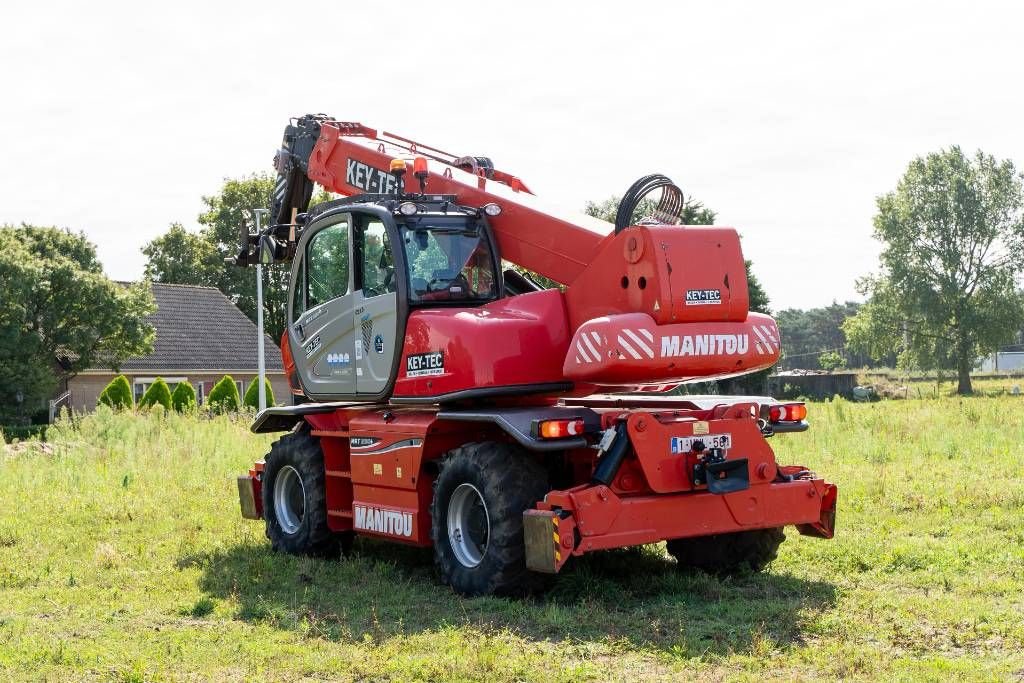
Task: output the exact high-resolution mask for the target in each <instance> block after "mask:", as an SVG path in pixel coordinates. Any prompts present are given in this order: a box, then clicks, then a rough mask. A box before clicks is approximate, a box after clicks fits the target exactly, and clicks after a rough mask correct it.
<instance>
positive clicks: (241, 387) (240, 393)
mask: <svg viewBox="0 0 1024 683" xmlns="http://www.w3.org/2000/svg"><path fill="white" fill-rule="evenodd" d="M235 384H237V385H238V396H239V398H241V397H242V396H245V382H243V381H242V380H236V381H235Z"/></svg>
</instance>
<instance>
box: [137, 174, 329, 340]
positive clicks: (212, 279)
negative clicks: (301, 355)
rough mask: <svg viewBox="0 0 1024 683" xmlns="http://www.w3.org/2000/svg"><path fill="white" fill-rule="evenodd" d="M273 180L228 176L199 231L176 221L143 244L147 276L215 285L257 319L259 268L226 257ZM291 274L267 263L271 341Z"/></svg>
mask: <svg viewBox="0 0 1024 683" xmlns="http://www.w3.org/2000/svg"><path fill="white" fill-rule="evenodd" d="M274 182H275V178H274V177H273V176H270V175H268V174H265V173H261V174H254V175H252V176H249V177H247V178H236V179H227V180H225V181H224V185H223V186H222V187H221V189H220V192H218V193H217V194H214V195H210V196H207V197H203V203H204V204H205V205H206V210H205V211H204V212H203V213H201V214H200V215H199V218H198V222H199V224H200V226H202V227H201V229H200V230H199V232H190V231H188V230H186V229H185V228H183V227H182V226H181V225H180V224H177V223H174V224H172V225H171V227H170V228H169V229H168V231H167V232H166V233H164V234H163V235H161V236H160V237H157V238H156V239H154V240H153V241H151V242H149V243H148V244H147V245H146V246H145V247H143V249H142V253H143V254H145V255H146V257H147V259H148V261H147V263H146V277H148V278H149V279H151V280H154V281H156V282H167V283H172V284H183V285H204V286H208V287H216V288H217V289H219V290H220V291H221V292H223V293H224V295H225V296H227V297H228V298H229V299H231V301H232V302H234V303H235V305H237V306H238V307H239V308H240V309H241V310H242V312H243V313H245V314H246V315H247V316H248V317H249V319H250V320H252V321H253V322H256V272H255V270H254V269H252V268H239V267H237V266H234V265H230V264H227V263H225V261H224V259H234V257H235V256H236V255H237V254H238V249H239V244H238V235H239V229H240V226H241V225H242V222H243V221H245V222H246V223H247V224H248V226H249V229H250V231H251V230H254V229H255V222H254V218H253V214H252V210H253V209H257V208H266V207H268V206H269V205H270V193H271V192H272V191H273V189H274ZM330 198H331V197H330V195H329V194H327V193H326V192H318V193H317V194H316V195H315V196H314V197H313V200H312V201H311V202H310V205H311V206H312V205H315V204H319V203H320V202H323V201H327V200H329V199H330ZM264 227H265V224H264ZM290 277H291V271H290V269H289V267H288V265H286V264H275V265H270V266H264V267H263V325H264V328H265V330H266V332H267V333H268V334H269V335H270V336H271V338H273V339H280V337H281V334H282V333H283V332H284V329H285V325H286V322H287V321H286V320H285V317H286V316H287V311H288V309H287V302H288V283H289V279H290Z"/></svg>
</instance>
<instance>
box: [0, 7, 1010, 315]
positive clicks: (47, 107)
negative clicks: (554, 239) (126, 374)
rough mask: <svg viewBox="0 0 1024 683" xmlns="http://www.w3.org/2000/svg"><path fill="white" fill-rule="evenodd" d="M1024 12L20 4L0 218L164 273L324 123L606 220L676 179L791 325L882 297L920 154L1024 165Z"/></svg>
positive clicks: (3, 55) (131, 270) (126, 275)
mask: <svg viewBox="0 0 1024 683" xmlns="http://www.w3.org/2000/svg"><path fill="white" fill-rule="evenodd" d="M1021 26H1024V6H1021V5H1019V4H1017V3H1009V2H1006V3H985V2H971V3H959V4H952V3H941V2H920V3H911V2H907V3H894V2H857V3H848V4H840V3H823V2H774V3H739V2H694V3H691V2H671V3H668V2H666V3H645V2H640V1H633V2H614V3H611V2H609V3H605V2H587V3H555V2H543V3H533V2H528V1H526V0H522V1H520V2H516V3H489V2H479V1H477V2H450V3H449V2H445V3H441V2H415V3H405V2H401V1H397V0H396V1H392V2H386V3H379V2H369V3H359V4H355V3H347V2H338V1H335V2H324V3H320V2H301V3H285V2H273V3H270V2H266V3H264V2H258V1H251V2H245V3H227V2H224V3H221V2H214V1H211V0H207V1H206V2H200V3H192V2H175V3H160V4H149V3H141V4H140V3H131V4H129V3H123V4H120V3H110V2H99V1H97V2H90V3H82V2H67V3H63V2H46V3H43V2H35V3H20V2H19V3H14V2H7V3H3V6H2V7H0V28H2V29H3V30H2V35H3V39H2V40H0V93H2V96H0V153H2V155H3V162H2V163H0V223H15V224H17V223H21V222H27V223H32V224H36V225H57V226H61V227H67V228H71V229H73V230H81V231H84V232H85V234H86V235H87V236H88V238H89V239H90V240H91V241H92V242H93V243H95V244H96V246H97V249H98V253H99V255H100V258H101V260H102V262H103V264H104V267H105V269H106V272H107V274H108V275H110V276H111V277H113V278H116V279H122V280H125V279H136V278H139V277H140V276H141V275H142V272H143V266H144V264H145V258H144V257H143V255H142V254H141V252H140V249H141V248H142V246H143V245H144V244H145V243H146V242H147V241H149V240H151V239H153V238H154V237H156V236H158V235H160V234H161V233H162V232H164V231H165V230H166V229H167V227H168V225H169V224H171V223H172V222H180V223H182V224H184V225H185V226H186V227H188V228H190V229H197V223H196V217H197V216H198V214H199V213H200V212H201V211H202V208H203V204H202V199H201V198H202V197H203V196H204V195H210V194H214V193H216V192H217V191H218V189H219V188H220V186H221V184H222V182H223V180H224V179H225V178H235V177H241V176H245V175H248V174H251V173H254V172H260V171H270V170H271V166H270V164H271V159H272V156H273V153H274V151H275V149H276V148H277V145H278V143H279V141H280V136H281V132H282V131H283V128H284V126H285V124H286V123H287V121H288V119H289V117H292V116H299V115H302V114H305V113H313V112H324V113H327V114H330V115H331V116H333V117H335V118H338V119H341V120H348V121H359V122H361V123H364V124H366V125H369V126H371V127H376V128H379V129H385V130H389V131H392V132H395V133H399V134H402V135H405V136H407V137H411V138H413V139H416V140H420V141H423V142H424V143H427V144H431V145H434V146H437V147H440V148H442V149H446V150H449V151H452V152H455V153H457V154H472V155H486V156H489V157H491V158H492V159H494V160H495V163H496V165H497V167H498V168H500V169H502V170H506V171H508V172H510V173H513V174H515V175H517V176H519V177H520V178H522V179H523V180H524V181H525V182H526V183H527V184H528V185H529V186H530V188H531V189H532V190H533V191H534V192H535V193H537V194H538V195H539V196H542V197H543V198H544V199H545V201H546V202H547V203H550V204H554V205H557V206H560V207H563V208H566V209H572V210H582V208H583V206H584V204H585V203H586V201H587V200H601V199H604V198H606V197H608V196H610V195H613V194H622V192H624V191H625V190H626V188H628V187H629V185H630V184H631V183H632V182H633V181H634V180H635V179H636V178H638V177H640V176H642V175H645V174H647V173H652V172H660V173H664V174H666V175H668V176H669V177H671V178H672V179H673V180H674V181H675V182H676V184H677V185H679V186H680V187H681V188H682V189H683V191H684V192H685V193H686V194H687V195H688V196H692V197H694V198H696V199H698V200H700V201H702V202H703V203H704V204H705V205H707V206H709V207H711V208H713V209H714V210H715V211H717V212H718V224H719V225H730V226H733V227H735V228H737V229H738V230H739V231H740V233H741V234H742V237H743V249H744V254H745V256H746V257H747V258H749V259H752V260H753V262H754V272H755V273H756V274H757V276H758V277H759V278H760V280H761V281H762V284H763V285H764V287H765V289H766V290H767V292H768V295H769V297H770V298H771V300H772V306H773V308H774V309H776V310H779V309H782V308H790V307H796V308H807V307H812V306H822V305H828V304H829V303H831V302H832V301H834V300H835V301H843V300H847V299H859V298H860V297H859V295H858V294H857V292H856V286H855V283H856V280H857V278H858V277H861V276H863V275H865V274H867V273H869V272H872V271H874V270H875V269H877V267H878V252H879V245H878V243H877V242H875V241H874V239H873V238H872V228H871V221H872V217H873V215H874V212H875V199H876V197H877V196H879V195H881V194H883V193H885V192H888V191H890V190H892V189H893V188H894V187H895V185H896V183H897V182H898V180H899V178H900V176H901V174H902V173H903V172H904V170H905V169H906V166H907V164H908V163H909V162H910V161H911V160H912V159H913V158H914V157H915V156H918V155H924V154H927V153H928V152H932V151H937V150H939V149H941V148H943V147H948V146H950V145H953V144H957V145H960V146H961V147H963V148H964V149H965V150H968V151H973V150H975V149H979V148H980V149H983V150H984V151H985V152H986V153H989V154H993V155H995V156H996V157H999V158H1009V159H1012V160H1014V162H1015V163H1016V164H1017V165H1018V166H1019V167H1024V116H1022V111H1024V89H1022V88H1021V83H1024V59H1022V54H1021V52H1022V51H1021V45H1022V43H1021V37H1020V36H1021Z"/></svg>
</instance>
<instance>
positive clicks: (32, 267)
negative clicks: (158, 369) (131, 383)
mask: <svg viewBox="0 0 1024 683" xmlns="http://www.w3.org/2000/svg"><path fill="white" fill-rule="evenodd" d="M0 241H2V243H3V244H4V249H3V250H2V253H0V275H2V278H0V281H2V282H3V286H2V287H0V323H2V324H0V380H2V381H0V414H10V413H12V412H13V410H12V406H13V405H14V404H15V400H12V395H17V394H20V395H22V397H23V404H24V405H30V406H33V407H35V406H38V405H39V404H40V403H41V402H42V401H43V400H44V399H45V398H47V397H48V396H50V395H52V392H53V391H54V390H55V388H56V386H57V384H58V382H59V381H61V380H63V379H68V378H70V377H73V376H74V375H75V374H77V373H78V372H79V371H81V370H83V369H85V368H89V367H111V368H114V369H116V368H117V367H118V366H119V365H120V363H121V362H122V361H124V360H125V359H127V358H130V357H132V356H139V355H143V354H146V353H149V352H150V351H151V350H152V342H153V330H152V327H151V326H150V325H149V324H148V323H147V322H146V320H145V318H146V316H147V315H149V314H150V313H152V312H153V310H154V305H153V298H152V294H151V293H150V291H149V287H148V286H146V285H135V286H125V285H121V284H118V283H115V282H112V281H111V280H109V279H108V278H107V277H106V276H105V275H104V274H103V269H102V267H101V265H100V262H99V259H98V258H97V256H96V248H95V247H94V246H93V245H92V244H91V243H90V242H89V241H88V240H87V239H86V238H85V236H84V235H83V234H81V233H72V232H70V231H67V230H60V229H58V228H46V227H35V226H30V225H22V226H21V227H14V226H11V225H4V226H0Z"/></svg>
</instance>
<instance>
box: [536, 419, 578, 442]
mask: <svg viewBox="0 0 1024 683" xmlns="http://www.w3.org/2000/svg"><path fill="white" fill-rule="evenodd" d="M583 429H584V425H583V420H580V419H573V420H542V421H540V422H538V423H537V428H536V431H537V436H539V437H540V438H542V439H564V438H565V437H567V436H579V435H581V434H583Z"/></svg>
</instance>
